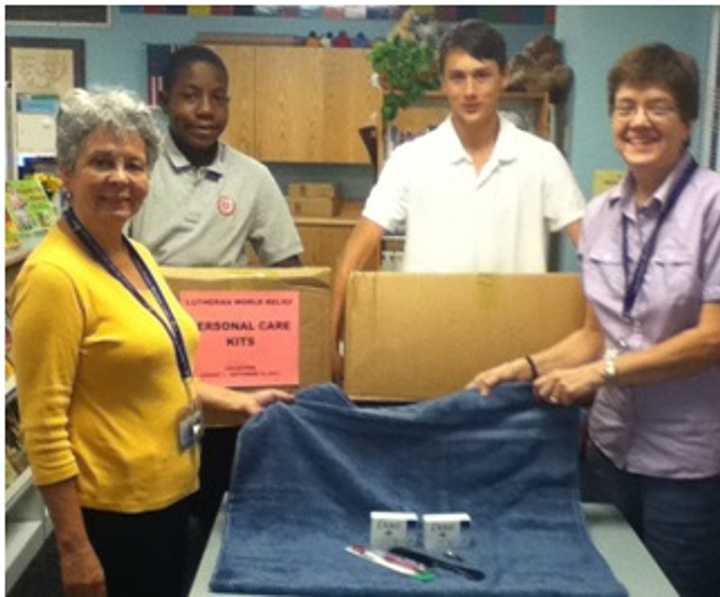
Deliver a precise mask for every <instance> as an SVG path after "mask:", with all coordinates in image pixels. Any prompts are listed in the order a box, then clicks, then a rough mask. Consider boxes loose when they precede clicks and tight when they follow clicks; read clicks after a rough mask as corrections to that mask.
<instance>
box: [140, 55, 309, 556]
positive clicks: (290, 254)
mask: <svg viewBox="0 0 720 597" xmlns="http://www.w3.org/2000/svg"><path fill="white" fill-rule="evenodd" d="M163 86H164V89H165V90H164V92H163V93H161V95H160V100H161V103H162V107H163V110H164V111H165V113H166V114H167V115H168V119H169V133H168V135H167V138H166V140H165V147H164V149H163V151H162V153H161V154H160V157H159V159H158V161H157V164H156V166H155V168H154V169H153V172H152V178H151V181H150V193H149V194H148V197H147V198H146V199H145V203H144V204H143V206H142V208H141V209H140V211H139V212H138V214H137V215H136V216H135V218H134V219H133V221H132V223H131V225H130V229H129V233H130V236H132V237H133V238H135V239H137V240H139V241H140V242H142V243H143V244H145V245H146V246H147V247H148V248H149V249H150V251H152V253H153V255H154V256H155V258H156V259H157V261H158V262H159V263H161V264H162V265H171V266H185V267H193V266H198V267H199V266H210V267H233V266H239V265H244V264H245V261H246V259H245V254H244V246H245V243H246V241H248V242H250V243H251V244H252V246H253V249H254V251H255V253H256V254H257V256H258V257H259V258H260V261H261V262H262V263H263V264H264V265H268V266H275V267H293V266H299V265H301V263H300V258H299V254H300V253H302V244H301V242H300V237H299V235H298V233H297V230H296V228H295V224H294V223H293V220H292V217H291V216H290V212H289V209H288V205H287V201H286V200H285V198H284V197H283V195H282V193H281V192H280V189H279V188H278V185H277V183H276V182H275V180H274V179H273V177H272V175H271V174H270V172H269V170H268V169H267V167H265V166H264V165H263V164H261V163H260V162H258V161H256V160H254V159H252V158H251V157H249V156H246V155H244V154H242V153H240V152H239V151H237V150H235V149H233V148H232V147H229V146H228V145H225V144H224V143H221V142H220V141H219V137H220V135H221V134H222V132H223V130H224V129H225V126H226V125H227V120H228V99H229V98H228V73H227V69H226V68H225V65H224V64H223V62H222V60H221V59H220V57H219V56H218V55H217V54H215V53H214V52H213V51H212V50H210V49H208V48H205V47H202V46H188V47H185V48H181V49H180V50H178V51H177V52H175V53H174V54H173V56H172V57H171V59H170V63H169V64H168V67H167V69H166V71H165V74H164V76H163ZM236 435H237V429H236V428H222V429H210V430H208V431H207V432H206V434H205V437H204V438H203V450H202V463H201V466H200V492H199V493H198V494H197V497H196V500H195V504H194V511H195V514H196V517H197V518H196V520H197V521H198V522H199V525H200V528H199V534H200V537H197V538H196V540H195V542H194V543H195V545H197V547H198V549H202V547H203V546H204V545H205V541H206V539H207V536H208V535H209V532H210V529H211V527H212V524H213V521H214V519H215V513H216V512H217V509H218V506H219V505H220V501H221V499H222V495H223V493H224V492H225V491H226V490H227V488H228V485H229V479H230V471H231V466H232V458H233V454H234V446H235V437H236ZM192 555H193V559H194V560H196V562H195V563H197V561H199V558H200V555H201V554H200V553H196V554H192Z"/></svg>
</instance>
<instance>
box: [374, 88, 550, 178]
mask: <svg viewBox="0 0 720 597" xmlns="http://www.w3.org/2000/svg"><path fill="white" fill-rule="evenodd" d="M498 111H499V112H501V113H506V114H507V116H508V117H509V118H511V119H512V120H514V121H516V124H519V125H520V127H521V128H524V129H526V130H529V131H532V132H534V133H535V134H536V135H539V136H540V137H543V138H545V139H549V137H550V99H549V97H548V94H547V93H543V92H509V93H504V94H503V95H502V98H501V99H500V103H499V105H498ZM448 112H449V109H448V105H447V100H446V99H445V96H444V95H443V94H442V92H439V91H433V92H429V93H427V94H426V95H425V96H424V97H423V98H421V99H420V100H419V101H418V102H416V103H415V104H413V105H412V106H409V107H407V108H404V109H402V110H400V112H399V113H398V115H397V117H396V118H395V120H393V121H392V123H390V125H389V126H387V125H386V126H385V128H383V129H382V130H381V131H380V133H381V134H378V136H377V137H378V156H379V162H380V164H382V163H383V162H384V159H385V157H386V155H387V145H388V142H389V141H390V139H388V136H389V135H388V133H389V132H390V133H392V131H393V129H395V130H396V131H401V132H402V133H403V134H405V135H406V136H407V135H411V136H414V135H420V134H422V133H423V132H425V131H427V130H428V129H430V128H432V127H435V126H437V125H438V124H439V123H440V122H442V121H443V120H444V119H445V117H446V116H447V115H448ZM390 136H391V137H392V136H393V135H392V134H390Z"/></svg>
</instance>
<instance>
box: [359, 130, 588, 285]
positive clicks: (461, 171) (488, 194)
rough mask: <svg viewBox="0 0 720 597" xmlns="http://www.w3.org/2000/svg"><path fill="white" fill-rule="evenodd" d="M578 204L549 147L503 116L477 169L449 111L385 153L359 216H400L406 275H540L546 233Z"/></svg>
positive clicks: (568, 218) (576, 214)
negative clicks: (429, 128) (485, 159)
mask: <svg viewBox="0 0 720 597" xmlns="http://www.w3.org/2000/svg"><path fill="white" fill-rule="evenodd" d="M584 206H585V200H584V198H583V195H582V193H581V192H580V189H579V188H578V185H577V183H576V182H575V178H574V177H573V175H572V172H571V171H570V168H569V167H568V164H567V162H566V161H565V158H564V157H563V156H562V154H561V153H560V151H559V150H558V149H557V147H555V145H553V144H552V143H550V142H548V141H545V140H543V139H541V138H540V137H537V136H536V135H533V134H531V133H527V132H525V131H522V130H520V129H518V128H517V127H516V126H515V125H514V124H512V123H511V122H510V121H509V120H506V119H504V118H502V117H500V131H499V134H498V138H497V142H496V143H495V147H494V149H493V151H492V154H491V156H490V159H489V160H488V162H487V163H486V164H485V165H484V166H483V168H482V169H481V171H480V172H479V173H476V172H475V166H474V165H473V163H472V160H471V159H470V157H469V156H468V154H467V152H466V151H465V149H464V147H463V145H462V143H461V142H460V139H459V138H458V136H457V133H456V132H455V127H454V126H453V124H452V121H451V120H450V117H448V118H447V119H446V120H445V121H444V122H443V123H442V124H440V125H439V126H438V127H437V128H436V129H435V130H433V131H431V132H429V133H427V134H425V135H423V136H422V137H419V138H417V139H414V140H412V141H410V142H407V143H404V144H403V145H400V146H399V147H398V148H396V149H395V150H394V151H393V152H392V154H391V155H390V158H389V160H388V161H387V163H386V164H385V167H384V168H383V171H382V174H381V175H380V179H379V180H378V182H377V184H376V185H375V187H374V188H373V190H372V191H371V193H370V196H369V197H368V200H367V203H366V206H365V209H364V211H363V215H364V216H365V217H367V218H368V219H370V220H372V221H373V222H375V223H377V224H378V225H380V226H381V227H383V228H384V229H386V230H393V229H395V228H397V226H398V225H399V224H401V223H403V222H405V227H406V235H405V251H404V252H405V256H404V263H403V271H407V272H438V273H452V272H464V273H470V272H486V273H537V272H545V271H547V253H548V232H549V231H553V232H555V231H558V230H561V229H562V228H564V227H565V226H567V225H568V224H570V223H572V222H574V221H576V220H578V219H580V218H581V217H582V214H583V209H584Z"/></svg>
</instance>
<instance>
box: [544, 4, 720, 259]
mask: <svg viewBox="0 0 720 597" xmlns="http://www.w3.org/2000/svg"><path fill="white" fill-rule="evenodd" d="M712 11H713V8H712V7H711V6H636V7H627V6H602V7H598V6H559V7H558V9H557V16H556V23H555V35H556V37H557V38H558V39H559V40H560V41H561V42H562V43H563V47H564V52H565V61H566V62H567V63H568V64H569V65H571V66H572V68H573V71H574V74H575V81H574V83H573V91H572V93H571V96H570V98H569V100H568V106H567V109H568V122H569V123H570V127H569V136H568V144H567V147H566V155H567V157H568V159H569V161H570V164H571V165H572V169H573V172H574V173H575V176H576V177H577V179H578V182H579V183H580V187H581V188H582V190H583V192H584V193H585V194H586V196H587V197H588V198H589V197H590V196H591V190H592V173H593V171H594V170H598V169H624V164H623V162H622V161H621V159H620V158H619V157H618V155H617V154H616V153H615V150H614V149H613V145H612V139H611V137H610V119H609V117H608V110H607V98H606V76H607V72H608V70H609V69H610V68H611V67H612V65H613V64H614V63H615V62H616V61H617V59H618V58H619V57H620V56H621V55H622V54H623V53H624V52H626V51H627V50H629V49H631V48H634V47H636V46H639V45H642V44H645V43H651V42H655V41H663V42H665V43H668V44H670V45H671V46H673V47H675V48H677V49H679V50H683V51H685V52H688V53H689V54H691V55H692V56H694V57H695V59H696V60H697V62H698V66H699V67H700V71H701V76H702V79H701V91H704V89H705V80H706V77H707V61H708V52H709V47H710V27H711V21H712ZM701 110H702V107H701ZM703 114H704V111H701V115H703ZM703 130H704V127H703V121H702V118H701V119H700V120H699V121H698V122H697V123H696V125H695V133H694V135H693V143H692V148H693V151H694V152H695V155H696V156H698V157H702V156H700V153H699V151H700V147H701V138H700V137H701V131H703ZM561 258H562V259H561V267H562V268H563V269H574V268H575V256H574V252H573V251H571V250H569V248H568V247H565V250H564V251H563V254H562V255H561Z"/></svg>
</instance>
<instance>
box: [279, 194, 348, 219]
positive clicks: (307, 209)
mask: <svg viewBox="0 0 720 597" xmlns="http://www.w3.org/2000/svg"><path fill="white" fill-rule="evenodd" d="M288 204H289V206H290V213H291V214H292V215H294V216H299V217H305V218H332V217H334V216H336V215H337V214H338V212H339V211H340V200H339V199H338V198H337V197H324V196H320V195H318V196H316V197H310V196H305V195H295V196H293V195H290V197H288Z"/></svg>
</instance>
